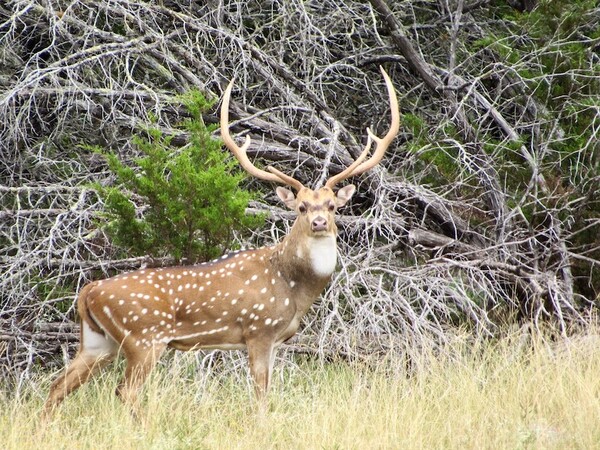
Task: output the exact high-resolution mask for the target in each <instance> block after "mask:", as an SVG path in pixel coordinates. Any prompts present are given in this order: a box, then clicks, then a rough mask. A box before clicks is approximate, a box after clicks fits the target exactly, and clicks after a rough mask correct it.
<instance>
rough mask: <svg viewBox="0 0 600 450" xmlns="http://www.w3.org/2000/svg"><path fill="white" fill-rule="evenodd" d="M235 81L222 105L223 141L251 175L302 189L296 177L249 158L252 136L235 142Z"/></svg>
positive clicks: (226, 91)
mask: <svg viewBox="0 0 600 450" xmlns="http://www.w3.org/2000/svg"><path fill="white" fill-rule="evenodd" d="M233 81H234V80H231V81H230V82H229V85H227V89H225V93H224V94H223V103H222V105H221V137H222V138H223V142H224V143H225V145H226V146H227V148H228V149H229V150H231V153H233V155H234V156H235V157H236V158H237V160H238V161H239V163H240V165H241V166H242V167H243V168H244V170H245V171H246V172H248V173H249V174H250V175H252V176H254V177H256V178H260V179H261V180H267V181H275V182H276V183H283V184H287V185H289V186H291V187H293V188H295V189H296V190H298V191H299V190H300V189H302V188H303V187H304V186H303V185H302V183H301V182H300V181H298V180H296V179H295V178H293V177H291V176H289V175H286V174H284V173H283V172H280V171H279V170H277V169H275V168H274V167H271V166H269V167H267V170H268V171H269V172H267V171H264V170H262V169H259V168H258V167H256V166H255V165H254V164H252V162H251V161H250V160H249V159H248V155H247V154H246V151H247V150H248V147H250V142H251V141H252V139H251V138H250V136H246V141H245V142H244V144H243V145H242V146H241V147H238V145H237V144H236V143H235V141H234V140H233V138H232V137H231V135H230V134H229V99H230V97H231V89H232V88H233Z"/></svg>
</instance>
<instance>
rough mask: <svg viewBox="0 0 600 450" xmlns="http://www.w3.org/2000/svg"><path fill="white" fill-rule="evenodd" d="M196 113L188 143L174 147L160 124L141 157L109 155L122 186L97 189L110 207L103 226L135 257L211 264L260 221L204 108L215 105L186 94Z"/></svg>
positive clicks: (149, 133) (142, 139)
mask: <svg viewBox="0 0 600 450" xmlns="http://www.w3.org/2000/svg"><path fill="white" fill-rule="evenodd" d="M182 101H183V103H184V104H185V105H186V106H187V109H188V111H189V113H190V118H189V119H188V120H186V121H185V122H184V123H183V124H182V127H183V128H184V129H185V130H186V131H187V132H188V133H189V135H190V139H189V143H188V144H187V145H186V146H185V147H183V148H177V149H176V148H174V147H173V146H172V145H171V137H170V136H165V135H164V134H163V133H161V132H160V131H159V130H157V129H156V128H150V129H148V130H146V132H145V133H144V136H138V137H135V138H134V139H133V142H134V144H135V146H136V147H137V148H138V149H139V150H140V152H141V154H142V156H141V157H139V158H136V159H135V160H134V161H133V164H131V165H129V164H125V163H124V162H123V161H122V160H121V159H120V157H119V156H118V155H117V154H115V153H105V154H106V157H107V160H108V165H109V167H110V170H111V171H112V172H113V173H114V174H115V176H116V180H117V183H116V184H115V185H114V186H112V187H101V186H97V190H98V192H99V193H100V196H101V197H102V198H103V200H104V202H105V205H106V219H107V220H106V223H105V230H106V232H107V234H108V235H109V236H110V237H111V239H112V241H113V243H114V244H116V245H118V246H120V247H121V248H123V249H124V250H125V251H126V252H127V253H128V254H129V255H131V256H141V255H151V256H154V257H161V256H166V255H170V256H172V257H174V258H175V259H176V260H178V261H180V262H181V261H186V262H189V263H195V262H200V261H207V260H209V259H212V258H215V257H217V256H219V255H221V254H222V253H223V252H224V251H225V250H226V249H229V248H232V246H233V238H234V233H235V232H236V231H243V230H247V229H249V228H252V227H256V226H259V225H260V224H261V223H262V222H263V220H264V219H263V218H262V217H259V216H251V215H247V214H246V207H247V205H248V201H249V200H250V199H251V196H252V194H251V193H249V192H248V191H246V190H244V189H242V188H241V187H240V182H241V181H242V180H243V178H244V174H243V173H242V172H240V171H239V170H237V167H238V165H237V162H236V160H235V159H233V158H232V157H231V156H230V155H229V153H228V152H226V151H223V149H222V148H221V147H222V143H221V141H220V140H217V139H214V138H213V137H212V136H211V132H212V131H214V129H215V126H212V125H208V126H207V125H206V124H205V123H204V121H203V120H202V113H203V112H206V111H207V110H208V109H210V108H211V107H212V102H210V101H207V100H206V98H205V97H204V96H203V95H202V94H201V93H200V92H197V91H196V92H191V93H189V94H187V95H186V96H184V97H182Z"/></svg>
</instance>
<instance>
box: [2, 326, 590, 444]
mask: <svg viewBox="0 0 600 450" xmlns="http://www.w3.org/2000/svg"><path fill="white" fill-rule="evenodd" d="M599 344H600V339H598V338H596V337H595V336H586V337H583V338H578V339H574V340H570V341H568V342H564V341H563V342H560V343H558V344H556V343H555V344H545V343H542V342H540V341H536V342H535V343H534V344H533V345H532V344H531V342H530V341H527V342H524V341H523V340H522V339H506V340H503V341H501V342H496V343H494V344H490V343H487V344H472V343H467V342H460V343H456V344H454V345H453V346H452V347H451V348H449V349H448V351H447V352H446V353H445V355H446V356H440V355H427V356H424V357H423V359H422V360H421V361H418V362H417V363H416V364H415V365H413V370H412V371H411V374H410V375H409V374H408V373H407V370H406V369H405V367H404V366H403V365H400V364H399V363H397V362H394V361H385V362H381V363H379V365H378V366H377V367H376V368H375V369H373V368H372V367H370V368H367V367H365V366H358V365H348V364H345V363H339V364H326V365H318V364H314V363H310V362H306V361H305V362H300V363H299V364H298V365H294V364H286V366H285V367H284V368H282V367H280V368H279V369H278V370H279V372H278V376H276V377H275V381H274V386H273V391H272V393H271V397H270V405H269V409H268V411H267V412H266V413H264V414H262V415H261V414H259V413H257V411H256V409H255V408H254V407H253V406H252V402H251V401H250V399H251V396H250V389H249V386H248V385H247V384H246V383H240V382H239V377H238V376H230V377H220V378H216V377H210V376H209V377H199V376H196V380H194V379H191V380H190V379H189V378H190V377H189V374H190V367H189V364H186V360H183V362H180V363H179V364H177V365H176V366H173V365H170V366H168V368H165V369H163V370H162V371H160V372H158V373H157V374H156V376H154V377H153V378H152V380H150V382H149V383H148V386H147V389H146V395H145V402H144V405H143V410H144V411H145V413H144V414H143V417H141V418H140V420H139V421H135V420H133V419H132V418H131V417H130V414H129V413H128V411H127V410H126V409H125V408H124V407H122V406H121V405H120V403H119V402H118V400H116V399H115V397H114V395H113V389H114V386H115V384H116V381H117V374H116V372H115V371H113V372H108V373H107V374H105V375H104V376H103V377H102V378H101V379H100V380H99V382H94V383H90V385H89V386H86V387H84V388H82V389H81V390H80V391H79V392H78V393H77V394H75V395H73V396H71V397H70V398H69V399H68V400H67V401H66V402H65V404H64V405H63V406H62V407H61V408H60V409H59V411H58V413H57V415H56V417H55V418H54V420H53V421H51V422H49V423H48V424H45V425H44V424H41V423H40V421H39V418H38V412H39V409H40V407H41V403H42V401H43V396H44V395H45V394H46V392H47V387H48V381H49V379H48V378H47V377H46V378H44V379H41V380H37V381H36V382H31V384H30V385H29V386H28V387H27V389H26V392H24V393H23V394H21V395H20V396H19V398H14V396H10V395H5V397H4V400H3V403H4V405H3V406H2V410H1V412H0V442H2V448H5V449H19V450H21V449H39V448H64V449H74V448H77V449H88V448H89V449H104V448H106V449H109V448H118V449H204V448H209V449H213V448H214V449H224V448H228V449H229V448H240V449H253V448H257V449H267V448H275V449H294V448H298V449H313V448H314V449H317V448H324V449H334V448H341V449H346V448H349V449H354V448H356V449H364V448H368V449H375V448H407V449H408V448H410V449H413V448H435V449H441V448H443V449H453V448H456V449H470V448H471V449H501V448H502V449H519V448H532V449H538V448H539V449H564V448H569V449H571V448H574V449H577V448H580V449H592V448H600V444H599V443H600V400H599V396H600V346H599ZM448 355H450V356H448ZM188 363H189V360H188ZM199 378H202V379H201V380H200V379H199Z"/></svg>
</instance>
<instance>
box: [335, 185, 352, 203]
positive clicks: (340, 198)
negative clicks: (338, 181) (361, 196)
mask: <svg viewBox="0 0 600 450" xmlns="http://www.w3.org/2000/svg"><path fill="white" fill-rule="evenodd" d="M355 191H356V186H354V185H353V184H349V185H348V186H344V187H343V188H341V189H340V190H339V191H337V195H336V197H335V205H336V206H337V207H338V208H341V207H342V206H344V205H345V204H346V203H348V200H350V199H351V198H352V196H353V195H354V192H355Z"/></svg>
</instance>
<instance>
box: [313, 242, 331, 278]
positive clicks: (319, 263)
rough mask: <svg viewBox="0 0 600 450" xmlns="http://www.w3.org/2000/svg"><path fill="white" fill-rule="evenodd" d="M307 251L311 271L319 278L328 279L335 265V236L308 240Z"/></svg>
mask: <svg viewBox="0 0 600 450" xmlns="http://www.w3.org/2000/svg"><path fill="white" fill-rule="evenodd" d="M308 251H309V253H310V261H311V265H312V269H313V271H314V272H315V274H316V275H318V276H320V277H328V276H330V275H331V274H332V273H333V271H334V270H335V265H336V263H337V245H336V239H335V236H326V237H319V238H309V240H308Z"/></svg>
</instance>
